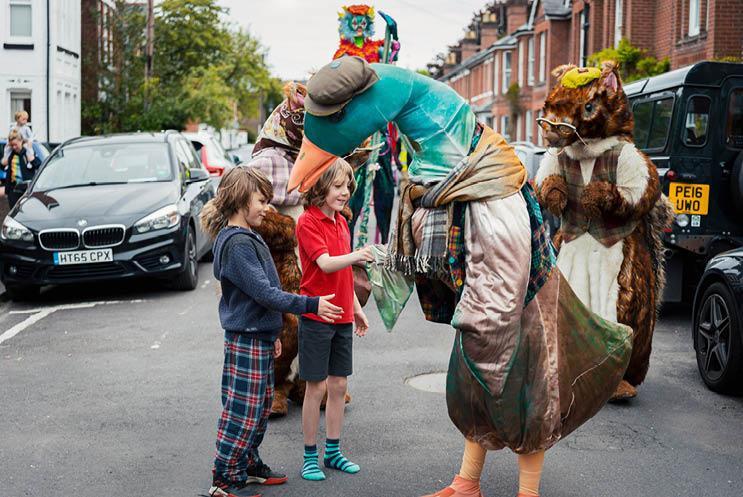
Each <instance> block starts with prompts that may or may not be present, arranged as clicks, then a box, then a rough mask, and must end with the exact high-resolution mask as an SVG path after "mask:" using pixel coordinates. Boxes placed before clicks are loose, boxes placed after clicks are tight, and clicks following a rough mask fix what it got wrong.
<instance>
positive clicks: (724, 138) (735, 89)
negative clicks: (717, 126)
mask: <svg viewBox="0 0 743 497" xmlns="http://www.w3.org/2000/svg"><path fill="white" fill-rule="evenodd" d="M736 92H740V93H741V95H742V96H741V98H743V87H741V86H736V87H732V88H730V91H729V92H728V93H727V95H728V97H727V99H726V101H725V102H724V105H725V125H724V127H723V135H722V137H721V139H722V142H723V145H725V148H728V149H730V150H743V146H740V147H735V146H732V145H731V144H730V143H728V141H727V139H728V136H729V133H730V130H729V129H728V123H729V122H730V104H731V102H732V96H733V93H736Z"/></svg>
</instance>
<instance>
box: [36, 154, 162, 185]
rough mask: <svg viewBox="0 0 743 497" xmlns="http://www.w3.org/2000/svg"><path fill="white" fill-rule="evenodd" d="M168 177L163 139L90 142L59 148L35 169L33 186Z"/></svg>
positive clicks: (108, 182)
mask: <svg viewBox="0 0 743 497" xmlns="http://www.w3.org/2000/svg"><path fill="white" fill-rule="evenodd" d="M172 179H173V168H172V166H171V163H170V158H169V157H168V146H167V144H165V143H116V144H90V145H82V146H73V147H65V148H62V149H61V150H59V151H58V152H57V153H56V154H55V155H54V156H53V157H52V158H51V159H50V160H49V162H48V163H47V164H46V166H45V167H44V168H43V169H42V170H41V171H40V172H39V176H38V178H37V180H36V184H35V186H34V188H35V189H36V190H50V189H53V188H68V187H73V186H86V185H98V184H112V183H114V184H115V183H150V182H154V181H171V180H172Z"/></svg>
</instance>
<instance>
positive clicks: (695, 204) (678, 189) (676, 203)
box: [668, 183, 709, 216]
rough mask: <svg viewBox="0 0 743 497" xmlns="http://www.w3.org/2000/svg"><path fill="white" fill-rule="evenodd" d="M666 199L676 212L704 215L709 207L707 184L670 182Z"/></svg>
mask: <svg viewBox="0 0 743 497" xmlns="http://www.w3.org/2000/svg"><path fill="white" fill-rule="evenodd" d="M668 200H670V201H671V204H672V205H673V210H674V211H676V214H699V215H702V216H706V215H707V210H708V208H709V185H695V184H692V183H671V184H670V185H669V186H668Z"/></svg>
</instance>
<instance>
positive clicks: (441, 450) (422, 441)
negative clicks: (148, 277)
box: [0, 264, 743, 497]
mask: <svg viewBox="0 0 743 497" xmlns="http://www.w3.org/2000/svg"><path fill="white" fill-rule="evenodd" d="M210 270H211V266H210V265H209V264H202V266H201V269H200V277H201V280H200V282H201V284H200V288H199V289H197V290H196V291H193V292H188V293H177V292H170V291H166V290H163V289H162V288H160V287H159V286H158V285H157V284H154V283H151V282H139V283H127V284H124V285H122V284H121V283H117V284H108V285H87V286H84V287H79V288H60V287H58V288H50V289H48V290H46V291H45V292H44V293H43V294H42V296H41V297H40V298H39V299H38V300H37V301H35V302H29V303H24V304H16V303H12V302H5V303H1V302H0V341H2V343H0V399H1V400H0V496H3V497H5V496H7V497H11V496H13V497H15V496H40V497H42V496H43V497H49V496H55V497H56V496H64V497H66V496H75V497H87V496H90V497H99V496H110V497H118V496H121V497H124V496H126V497H131V496H137V495H142V496H144V495H147V496H150V495H157V496H195V495H197V494H199V493H203V492H205V491H206V489H207V488H208V485H209V483H210V471H211V464H212V457H213V451H214V437H215V430H216V428H215V427H216V420H217V416H218V414H219V410H220V403H219V402H220V401H219V382H220V369H221V360H222V356H221V354H222V336H221V331H220V329H219V325H218V321H217V311H216V303H217V299H218V297H217V291H216V286H215V282H214V280H213V278H212V276H211V274H210V273H211V271H210ZM367 311H368V313H369V316H370V320H371V323H372V330H371V331H370V333H369V334H368V335H367V336H366V337H365V338H362V339H358V340H357V341H356V345H355V352H356V353H355V361H356V362H355V370H356V374H355V375H354V376H353V377H352V380H351V386H350V390H351V393H352V395H353V401H352V403H351V404H350V405H349V406H348V410H347V421H346V425H345V431H344V434H343V446H344V448H345V449H346V452H347V454H348V455H349V456H350V457H351V458H352V459H353V460H355V461H356V462H358V463H359V464H360V465H361V467H362V471H361V473H359V474H357V475H353V476H349V475H345V474H340V473H337V472H330V473H329V478H328V480H327V481H325V482H322V483H311V482H306V481H303V480H301V478H300V477H299V474H298V473H299V468H300V465H301V456H302V437H301V428H300V411H299V410H298V409H297V408H296V407H295V408H293V409H292V410H291V411H290V414H289V416H288V417H286V418H284V419H280V420H277V421H275V422H272V423H271V424H270V429H269V433H268V434H267V436H266V439H265V442H264V446H263V449H262V455H263V459H264V460H265V461H266V462H268V463H269V464H270V465H272V466H273V467H274V468H275V469H278V470H282V471H285V472H286V473H287V474H289V476H290V480H289V483H288V484H287V485H284V486H282V487H276V488H267V489H261V490H263V491H264V492H263V494H264V495H265V496H269V497H274V496H276V497H278V496H287V497H288V496H302V497H316V496H317V497H319V496H326V497H333V496H369V497H372V496H374V497H377V496H394V497H398V496H400V497H402V496H409V497H417V496H420V495H422V494H424V493H428V492H429V491H433V490H434V489H436V488H439V487H441V486H444V484H446V483H448V482H449V481H450V479H451V477H452V476H453V475H454V473H455V472H456V471H457V469H458V467H459V462H460V458H461V449H462V437H461V435H460V434H459V433H458V432H457V431H456V429H455V428H454V426H453V425H452V424H451V422H450V421H449V419H448V417H447V412H446V405H445V400H444V396H443V395H442V394H439V393H430V392H424V391H419V390H416V389H413V388H411V387H410V386H408V385H406V384H405V380H406V379H408V378H410V377H412V376H414V375H418V374H421V373H428V372H437V371H444V370H445V369H446V366H447V362H448V356H449V351H450V347H451V342H452V337H453V333H452V330H451V329H449V328H448V327H446V326H440V325H431V324H429V323H427V322H425V321H424V320H423V317H422V314H421V312H420V310H419V308H418V306H417V302H416V301H414V300H413V301H411V303H410V304H409V305H408V308H407V309H406V311H405V313H404V315H403V316H402V318H401V321H400V322H399V323H398V327H397V329H396V330H395V331H394V332H393V333H391V334H388V333H387V332H386V331H384V330H383V328H382V326H381V324H380V319H379V316H378V314H377V312H376V310H375V309H373V303H371V304H370V306H368V307H367ZM687 313H688V310H683V309H680V310H679V309H677V310H675V311H673V312H669V313H665V314H664V316H663V319H662V320H661V322H660V325H659V326H658V329H657V331H656V335H655V342H654V355H653V358H652V364H651V371H650V375H649V377H648V380H647V382H646V383H645V385H644V386H643V387H642V389H641V390H640V396H639V397H638V398H637V399H636V400H635V401H633V402H632V403H631V404H628V405H624V406H611V405H610V406H607V407H606V408H605V409H603V410H602V411H601V412H600V413H599V414H598V415H597V416H596V417H595V418H593V419H592V420H591V421H589V422H588V423H587V424H586V425H584V426H583V427H582V428H581V429H579V430H578V431H577V432H576V433H575V434H573V435H571V436H570V437H568V438H567V439H566V440H564V441H562V442H560V443H559V444H558V445H557V446H556V447H555V448H554V449H553V450H551V451H549V453H548V455H547V461H546V467H545V472H544V476H543V480H542V495H543V496H546V497H568V496H591V497H646V496H647V497H651V496H652V497H685V496H688V497H713V496H714V497H723V496H724V497H740V496H741V495H743V399H740V398H729V397H723V396H719V395H717V394H714V393H712V392H710V391H708V390H707V389H706V388H705V386H704V385H703V384H702V382H701V380H700V379H699V376H698V374H697V371H696V364H695V361H694V355H693V350H692V348H691V346H690V340H689V322H688V315H687ZM12 334H14V336H12V337H10V335H12ZM516 477H517V472H516V459H515V456H514V455H513V454H511V453H509V452H507V451H501V452H497V453H491V454H490V455H489V458H488V462H487V464H486V468H485V473H484V478H483V492H484V495H485V496H487V497H513V496H514V495H515V494H516V489H517V481H516V480H517V478H516Z"/></svg>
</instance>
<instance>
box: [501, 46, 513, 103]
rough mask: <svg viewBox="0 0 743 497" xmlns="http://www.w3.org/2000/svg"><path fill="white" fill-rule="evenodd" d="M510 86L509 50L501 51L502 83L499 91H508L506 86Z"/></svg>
mask: <svg viewBox="0 0 743 497" xmlns="http://www.w3.org/2000/svg"><path fill="white" fill-rule="evenodd" d="M509 86H511V52H503V84H502V86H501V93H504V94H505V93H506V92H508V87H509Z"/></svg>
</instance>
